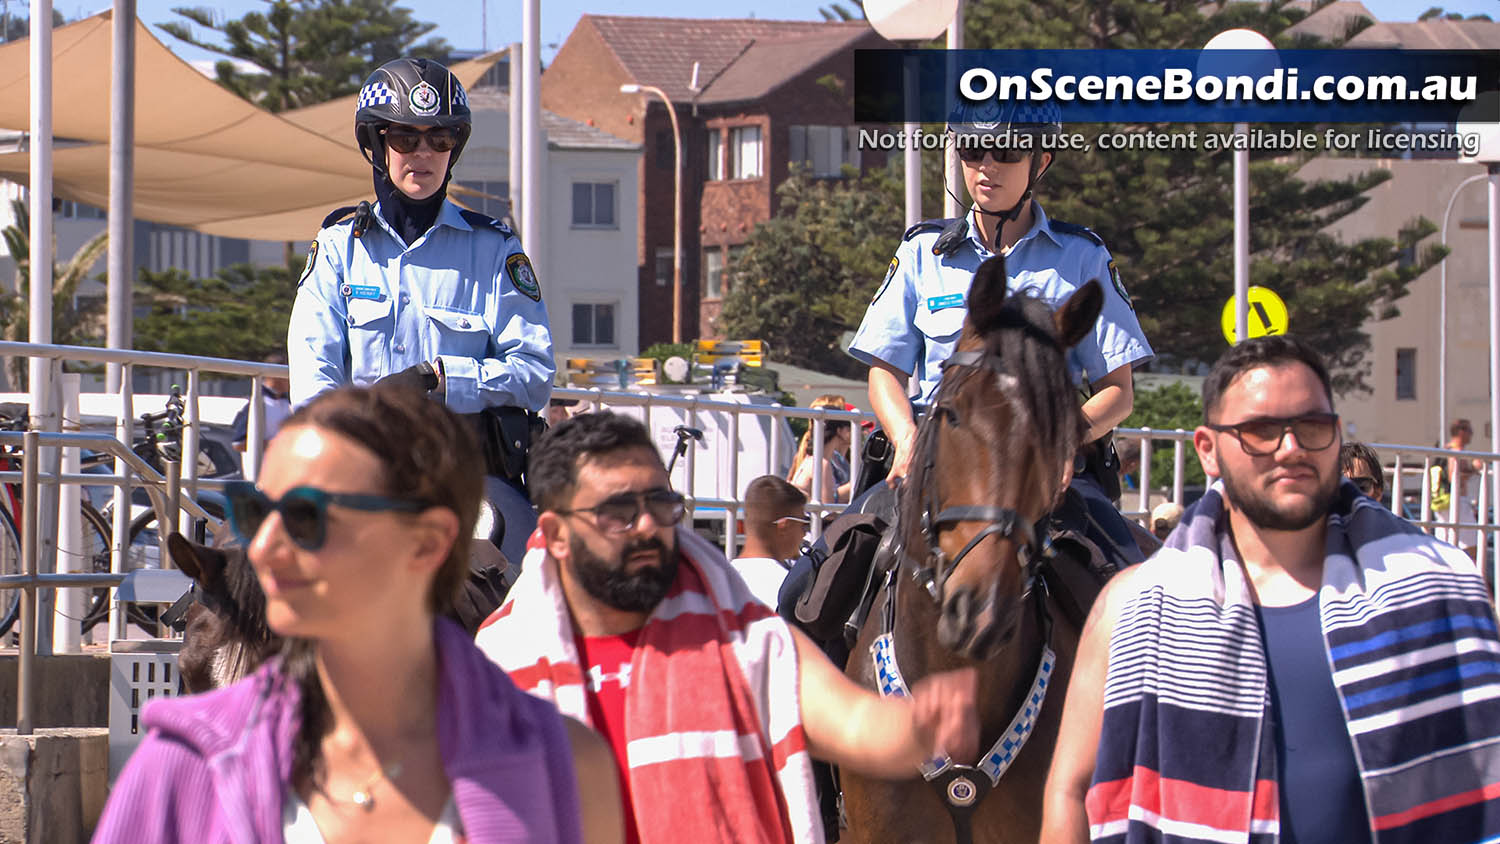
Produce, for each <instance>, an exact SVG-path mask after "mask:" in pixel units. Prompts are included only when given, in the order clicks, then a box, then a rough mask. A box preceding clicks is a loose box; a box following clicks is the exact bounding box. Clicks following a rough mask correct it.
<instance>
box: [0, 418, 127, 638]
mask: <svg viewBox="0 0 1500 844" xmlns="http://www.w3.org/2000/svg"><path fill="white" fill-rule="evenodd" d="M28 424H29V423H28V419H27V415H26V409H25V408H24V407H18V406H8V407H5V408H0V430H7V431H24V430H26V428H27V426H28ZM109 459H110V458H109V455H107V454H103V453H88V454H86V455H85V457H84V459H83V466H85V467H87V466H99V465H103V464H105V463H107V462H108V461H109ZM23 465H24V463H23V454H22V451H21V449H20V448H19V447H7V448H5V449H3V450H0V471H19V470H20V469H21V468H22V467H23ZM21 504H22V500H21V484H20V483H19V482H15V483H6V484H4V489H3V492H0V574H21V573H22V571H21V566H22V561H21V531H20V529H19V528H18V527H17V526H16V519H15V517H16V514H18V513H20V507H21ZM79 519H80V524H81V525H82V528H83V530H82V538H83V546H82V549H81V550H80V551H79V552H78V553H79V554H80V555H81V556H82V557H84V558H85V559H87V560H88V561H89V563H88V565H87V566H85V567H83V568H84V569H85V570H86V571H91V572H95V573H107V572H108V571H109V553H110V537H111V531H110V528H109V521H108V519H106V518H105V516H104V514H102V513H100V512H99V510H98V509H96V508H95V507H94V505H93V504H92V503H91V502H90V501H89V500H88V498H86V497H85V498H81V499H80V500H79ZM11 591H12V594H11V596H10V598H9V599H8V600H5V601H3V602H0V606H3V607H4V608H5V613H4V615H3V616H0V637H4V636H6V635H8V634H9V633H10V631H11V629H12V628H13V627H14V626H15V623H16V620H17V619H18V618H19V617H20V614H21V592H20V590H19V589H15V590H11ZM108 604H109V588H108V587H100V588H97V589H94V590H93V601H92V604H91V606H90V609H89V611H88V612H86V613H85V614H84V617H83V618H81V619H78V621H79V622H80V624H81V625H82V632H83V633H87V632H88V631H89V629H90V628H91V627H93V625H94V624H95V623H96V621H90V618H91V617H92V615H93V613H94V610H95V609H96V608H97V607H99V606H101V605H102V606H104V607H105V612H106V613H107V612H108Z"/></svg>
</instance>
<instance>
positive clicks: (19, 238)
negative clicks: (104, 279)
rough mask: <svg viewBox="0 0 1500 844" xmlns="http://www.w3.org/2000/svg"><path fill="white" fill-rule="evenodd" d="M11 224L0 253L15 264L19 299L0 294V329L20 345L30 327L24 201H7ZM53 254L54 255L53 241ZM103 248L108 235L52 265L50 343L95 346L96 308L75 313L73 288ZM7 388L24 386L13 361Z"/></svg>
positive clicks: (22, 370) (22, 367)
mask: <svg viewBox="0 0 1500 844" xmlns="http://www.w3.org/2000/svg"><path fill="white" fill-rule="evenodd" d="M10 207H11V211H12V213H13V214H14V215H15V219H16V221H15V223H13V224H11V225H9V226H6V227H5V228H4V229H0V237H3V238H4V240H5V246H6V249H7V250H9V252H10V255H11V258H12V259H14V260H15V262H16V276H17V287H18V289H19V290H20V293H19V294H16V293H10V292H5V293H3V294H0V323H3V336H4V337H5V339H6V340H12V341H24V340H26V339H27V337H28V330H29V327H30V320H29V314H28V310H27V307H26V303H27V302H28V301H29V297H30V295H31V209H30V208H29V207H28V205H27V203H26V202H25V201H24V200H20V199H13V200H11V203H10ZM52 244H53V251H54V252H56V249H57V239H56V238H55V237H54V238H53V241H52ZM108 248H109V233H108V232H107V231H103V232H100V233H98V234H96V235H94V236H93V237H91V238H89V240H88V241H87V242H86V243H84V244H83V245H82V246H80V247H79V248H78V251H77V252H74V253H73V257H71V258H69V259H68V260H67V261H66V262H64V263H61V264H58V263H54V264H53V265H52V342H54V343H70V344H75V345H87V344H88V343H89V341H91V340H97V339H98V337H99V334H100V326H99V324H98V319H97V316H98V315H97V314H95V313H94V311H95V310H97V308H92V309H91V308H88V307H83V308H80V307H78V305H77V303H76V301H75V298H74V297H75V294H76V293H77V292H78V285H79V284H80V283H82V282H83V280H84V279H85V278H86V277H87V276H88V271H89V268H90V267H92V266H93V265H94V264H95V262H97V261H98V260H99V259H100V258H101V257H103V256H104V253H105V251H106V250H107V249H108ZM9 374H10V382H11V384H12V385H15V386H16V387H17V388H24V387H25V384H26V362H25V360H23V359H20V358H14V359H12V360H11V362H10V373H9Z"/></svg>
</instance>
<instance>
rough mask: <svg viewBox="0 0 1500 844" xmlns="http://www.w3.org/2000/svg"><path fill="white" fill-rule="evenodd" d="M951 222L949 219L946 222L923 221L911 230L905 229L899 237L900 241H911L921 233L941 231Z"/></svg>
mask: <svg viewBox="0 0 1500 844" xmlns="http://www.w3.org/2000/svg"><path fill="white" fill-rule="evenodd" d="M952 222H953V220H951V219H948V220H923V221H922V222H920V223H917V224H916V225H914V226H912V227H911V228H909V229H907V230H906V234H903V235H901V239H902V240H911V239H912V238H914V237H916V236H917V235H919V234H921V233H922V232H940V231H942V230H943V229H945V228H947V227H948V224H950V223H952Z"/></svg>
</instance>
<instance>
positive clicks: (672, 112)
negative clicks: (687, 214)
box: [620, 82, 682, 343]
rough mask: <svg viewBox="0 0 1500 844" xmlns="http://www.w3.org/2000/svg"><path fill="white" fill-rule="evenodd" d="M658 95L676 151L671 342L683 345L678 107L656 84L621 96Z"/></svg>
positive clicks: (629, 88) (628, 88) (627, 89)
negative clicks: (670, 124) (668, 123)
mask: <svg viewBox="0 0 1500 844" xmlns="http://www.w3.org/2000/svg"><path fill="white" fill-rule="evenodd" d="M642 92H645V93H647V94H655V95H656V96H658V97H660V98H661V101H662V102H663V103H665V104H666V106H667V117H669V118H671V120H672V145H673V147H674V150H675V153H676V155H675V158H676V167H675V168H674V173H673V176H672V342H673V343H681V342H682V131H681V130H680V129H679V128H678V126H677V108H676V107H675V106H673V105H672V100H671V98H669V97H668V96H667V92H666V91H663V90H662V89H660V88H658V87H656V86H655V85H637V84H635V83H632V82H627V83H625V84H624V85H621V86H620V93H622V94H639V93H642Z"/></svg>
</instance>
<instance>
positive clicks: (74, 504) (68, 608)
mask: <svg viewBox="0 0 1500 844" xmlns="http://www.w3.org/2000/svg"><path fill="white" fill-rule="evenodd" d="M78 382H79V378H78V374H77V373H68V374H66V375H64V376H62V378H60V379H58V387H59V390H58V395H59V398H61V400H62V418H63V428H64V430H69V431H76V430H79V428H80V427H81V426H80V425H79V424H78V422H79V416H78ZM60 451H61V452H62V455H61V458H60V461H59V469H60V470H61V471H62V472H63V473H64V474H70V475H76V474H78V472H79V470H80V468H81V461H80V459H79V453H78V449H77V448H76V447H69V448H64V449H60ZM82 493H83V487H81V486H79V485H78V484H62V485H59V486H58V495H57V572H58V573H59V574H64V573H71V572H89V571H92V570H93V559H92V558H91V557H90V556H89V552H90V551H91V550H92V549H90V548H86V547H84V544H83V520H82V517H81V516H80V510H81V509H82V507H83V502H82ZM56 595H57V597H56V609H55V613H56V617H55V618H54V619H53V626H52V652H53V653H78V652H79V651H81V650H82V647H81V644H82V642H81V638H82V637H81V635H80V633H79V623H78V622H79V620H80V619H82V618H83V615H84V613H85V612H86V611H87V608H88V596H89V593H88V590H85V589H59V590H57V592H56Z"/></svg>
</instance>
